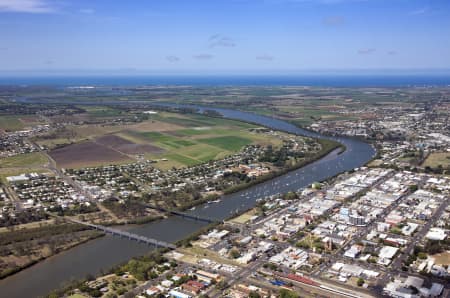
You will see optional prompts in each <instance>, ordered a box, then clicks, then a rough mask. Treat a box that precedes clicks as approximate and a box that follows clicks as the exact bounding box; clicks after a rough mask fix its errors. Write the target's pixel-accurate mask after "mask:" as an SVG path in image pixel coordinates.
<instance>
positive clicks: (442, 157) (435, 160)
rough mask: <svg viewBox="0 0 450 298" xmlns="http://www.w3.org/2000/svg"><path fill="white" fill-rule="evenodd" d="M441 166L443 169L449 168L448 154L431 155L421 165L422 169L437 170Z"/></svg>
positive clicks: (449, 154) (449, 159) (449, 157)
mask: <svg viewBox="0 0 450 298" xmlns="http://www.w3.org/2000/svg"><path fill="white" fill-rule="evenodd" d="M439 165H441V166H442V167H444V168H448V167H450V152H436V153H431V154H430V155H429V156H428V157H427V159H426V160H425V161H424V163H423V164H422V166H423V167H430V168H437V167H438V166H439Z"/></svg>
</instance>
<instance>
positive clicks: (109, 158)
mask: <svg viewBox="0 0 450 298" xmlns="http://www.w3.org/2000/svg"><path fill="white" fill-rule="evenodd" d="M49 155H50V156H51V157H52V158H53V159H54V160H55V162H56V164H57V165H58V166H59V167H61V168H80V167H85V166H99V165H106V164H114V163H125V162H131V161H132V160H131V159H130V158H129V157H127V156H126V155H124V154H121V153H119V152H118V151H115V150H113V149H110V148H108V147H106V146H103V145H101V144H97V143H94V142H91V141H87V142H81V143H77V144H73V145H69V146H65V147H62V148H58V149H54V150H52V151H50V152H49Z"/></svg>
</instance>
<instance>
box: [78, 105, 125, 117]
mask: <svg viewBox="0 0 450 298" xmlns="http://www.w3.org/2000/svg"><path fill="white" fill-rule="evenodd" d="M82 108H83V109H84V110H86V112H87V113H88V115H89V116H91V117H99V118H102V117H116V116H120V115H122V111H121V110H117V109H114V108H110V107H106V106H82Z"/></svg>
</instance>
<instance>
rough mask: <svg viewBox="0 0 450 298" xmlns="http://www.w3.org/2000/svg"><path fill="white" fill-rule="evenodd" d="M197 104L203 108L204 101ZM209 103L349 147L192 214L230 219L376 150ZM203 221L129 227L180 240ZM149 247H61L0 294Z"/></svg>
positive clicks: (31, 291) (125, 243)
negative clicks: (68, 248)
mask: <svg viewBox="0 0 450 298" xmlns="http://www.w3.org/2000/svg"><path fill="white" fill-rule="evenodd" d="M191 107H192V106H191ZM194 107H197V108H199V109H200V110H201V109H203V108H202V107H199V106H194ZM207 109H209V110H216V111H218V112H219V113H221V114H222V115H223V116H224V117H225V118H229V119H236V120H242V121H246V122H252V123H256V124H259V125H263V126H266V127H269V128H272V129H275V130H281V131H286V132H289V133H293V134H298V135H304V136H309V137H316V138H326V139H332V140H335V141H338V142H340V143H342V144H344V145H345V146H346V150H345V151H344V152H343V153H341V154H339V150H334V151H333V152H331V153H329V154H328V155H326V156H324V157H323V158H321V159H320V160H317V161H315V162H313V163H311V164H308V165H306V166H305V167H303V168H300V169H297V170H294V171H292V172H289V173H287V174H285V175H282V176H279V177H276V178H274V179H272V180H270V181H267V182H264V183H261V184H258V185H255V186H252V187H250V188H248V189H246V190H243V191H240V192H236V193H233V194H230V195H226V196H224V197H223V198H222V200H221V201H220V202H218V203H213V204H204V205H200V206H197V208H196V209H195V210H193V211H190V212H192V213H193V214H197V215H204V216H207V217H209V218H216V219H225V218H228V217H229V216H230V215H231V214H233V213H234V212H236V211H237V210H244V209H249V208H251V207H253V206H254V205H255V204H256V200H257V199H258V198H262V197H265V196H268V195H273V194H277V193H284V192H288V191H296V190H299V189H302V188H304V187H305V186H308V185H310V184H311V183H313V182H315V181H323V180H325V179H327V178H329V177H332V176H334V175H336V174H339V173H342V172H345V171H348V170H351V169H354V168H357V167H360V166H362V165H364V164H365V163H366V162H367V161H369V160H370V159H371V158H372V157H373V156H374V154H375V150H374V149H373V148H372V146H370V145H369V144H367V143H364V142H362V141H359V140H355V139H349V138H343V137H329V136H322V135H320V134H317V133H314V132H310V131H307V130H304V129H301V128H298V127H296V126H294V125H292V124H290V123H288V122H285V121H282V120H278V119H274V118H271V117H267V116H261V115H257V114H253V113H248V112H241V111H235V110H230V109H221V108H210V107H208V108H207ZM204 225H205V223H202V222H197V221H193V220H187V219H182V218H180V217H170V218H167V219H163V220H159V221H156V222H152V223H148V224H144V225H140V226H134V227H132V228H130V231H131V232H133V233H136V234H140V235H144V236H148V237H152V238H155V239H159V240H163V241H167V242H175V241H177V240H180V239H183V238H185V237H187V236H188V235H190V234H192V233H194V232H195V231H197V230H198V229H200V228H201V227H203V226H204ZM149 249H151V248H149V247H148V246H147V245H145V244H140V243H137V242H134V241H130V240H125V239H121V238H117V237H113V236H110V235H107V236H105V237H101V238H98V239H95V240H92V241H89V242H87V243H84V244H81V245H79V246H77V247H75V248H73V249H70V250H68V251H65V252H62V253H60V254H58V255H56V256H53V257H51V258H49V259H47V260H45V261H43V262H40V263H38V264H36V265H34V266H32V267H30V268H28V269H25V270H23V271H21V272H19V273H17V274H15V275H13V276H10V277H8V278H5V279H3V280H1V281H0V296H1V297H8V298H15V297H18V298H24V297H39V296H44V295H46V294H48V293H49V292H50V291H51V290H53V289H55V288H58V287H60V286H62V285H64V283H67V282H68V281H70V280H73V279H79V278H84V277H86V276H87V275H88V274H92V275H95V274H98V273H100V272H101V271H102V270H107V269H109V268H111V267H112V266H114V265H116V264H119V263H122V262H125V261H126V260H128V259H130V258H132V257H134V256H138V255H142V254H144V253H146V252H147V251H149Z"/></svg>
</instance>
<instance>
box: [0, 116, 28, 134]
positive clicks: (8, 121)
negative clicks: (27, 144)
mask: <svg viewBox="0 0 450 298" xmlns="http://www.w3.org/2000/svg"><path fill="white" fill-rule="evenodd" d="M19 118H20V116H0V129H4V130H6V131H15V130H21V129H23V128H24V127H25V126H24V125H23V123H22V122H21V121H20V120H19Z"/></svg>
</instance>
